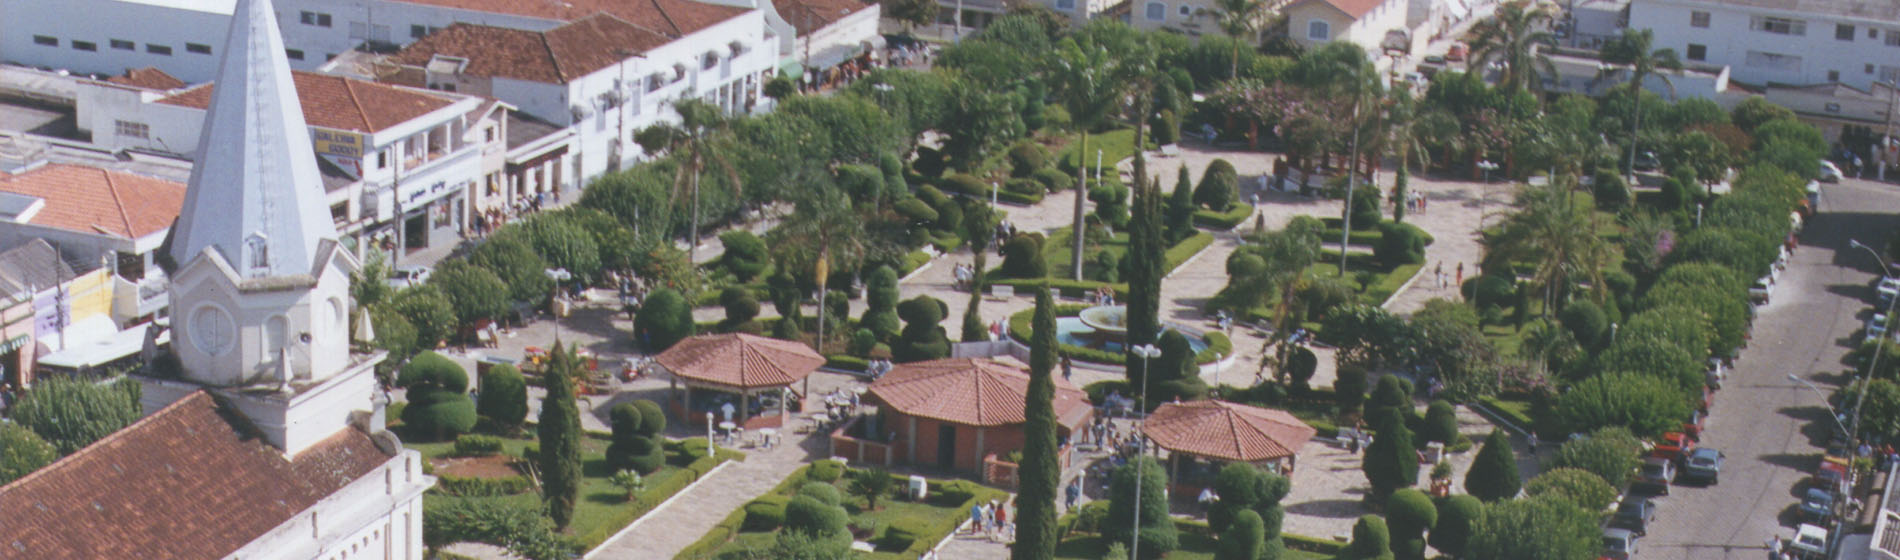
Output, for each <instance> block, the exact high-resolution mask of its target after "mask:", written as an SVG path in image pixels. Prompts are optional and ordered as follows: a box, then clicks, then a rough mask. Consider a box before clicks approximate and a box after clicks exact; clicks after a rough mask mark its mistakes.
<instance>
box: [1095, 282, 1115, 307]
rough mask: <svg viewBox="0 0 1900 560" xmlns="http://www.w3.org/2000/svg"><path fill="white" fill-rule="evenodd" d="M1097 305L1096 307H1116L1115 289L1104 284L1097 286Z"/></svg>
mask: <svg viewBox="0 0 1900 560" xmlns="http://www.w3.org/2000/svg"><path fill="white" fill-rule="evenodd" d="M1095 304H1096V305H1115V288H1113V287H1110V286H1109V285H1108V284H1102V285H1100V286H1096V287H1095Z"/></svg>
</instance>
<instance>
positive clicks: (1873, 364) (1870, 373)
mask: <svg viewBox="0 0 1900 560" xmlns="http://www.w3.org/2000/svg"><path fill="white" fill-rule="evenodd" d="M1847 246H1849V247H1854V248H1857V249H1866V250H1867V254H1870V255H1873V256H1874V262H1877V263H1880V275H1881V278H1883V279H1884V278H1887V277H1889V276H1892V275H1893V274H1892V268H1891V267H1889V266H1888V265H1887V259H1886V257H1882V256H1880V251H1875V250H1874V248H1873V247H1869V246H1867V244H1865V243H1861V242H1860V241H1859V240H1856V239H1848V240H1847ZM1894 304H1900V296H1896V297H1894V298H1892V299H1889V300H1887V313H1886V317H1887V318H1888V319H1889V320H1891V319H1892V317H1893V309H1894ZM1882 326H1883V327H1884V326H1886V325H1882ZM1880 336H1881V338H1886V337H1888V336H1892V335H1891V334H1889V333H1886V332H1882V333H1880ZM1886 350H1887V341H1886V340H1880V341H1879V344H1875V345H1874V357H1873V359H1871V360H1868V361H1867V375H1865V376H1862V377H1861V383H1860V390H1859V391H1856V393H1857V394H1856V395H1854V422H1853V428H1854V429H1853V430H1851V431H1849V432H1847V439H1848V441H1849V442H1850V443H1851V444H1852V445H1853V446H1854V452H1855V453H1859V452H1860V409H1861V405H1862V404H1864V403H1866V402H1867V389H1868V387H1867V386H1868V385H1870V384H1871V383H1872V381H1873V379H1874V372H1875V371H1878V368H1879V367H1880V355H1881V354H1883V353H1885V351H1886Z"/></svg>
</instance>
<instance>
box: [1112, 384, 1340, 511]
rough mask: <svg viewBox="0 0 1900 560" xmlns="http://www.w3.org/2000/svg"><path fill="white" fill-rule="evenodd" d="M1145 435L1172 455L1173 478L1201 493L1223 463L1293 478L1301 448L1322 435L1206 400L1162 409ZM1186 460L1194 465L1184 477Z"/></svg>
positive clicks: (1291, 419)
mask: <svg viewBox="0 0 1900 560" xmlns="http://www.w3.org/2000/svg"><path fill="white" fill-rule="evenodd" d="M1141 433H1142V434H1143V435H1146V436H1148V439H1149V440H1151V441H1153V442H1154V443H1155V446H1156V447H1160V448H1162V449H1166V450H1168V472H1169V478H1170V479H1172V480H1173V481H1174V482H1175V484H1176V485H1178V486H1182V487H1184V488H1183V489H1192V490H1194V491H1195V492H1199V489H1198V487H1204V486H1206V485H1207V484H1208V483H1211V481H1212V480H1213V471H1214V470H1217V469H1218V468H1219V465H1220V464H1222V463H1229V462H1235V461H1239V462H1243V463H1250V464H1253V465H1256V466H1260V467H1265V468H1269V469H1273V470H1275V472H1280V473H1284V474H1289V475H1290V474H1292V472H1293V464H1294V460H1295V459H1296V458H1297V454H1298V453H1299V450H1300V447H1301V446H1303V445H1305V444H1306V442H1307V441H1308V440H1311V439H1313V436H1314V435H1315V434H1318V433H1319V431H1318V430H1315V429H1313V427H1312V426H1308V425H1306V423H1305V422H1302V421H1300V419H1299V418H1298V417H1295V416H1293V414H1291V413H1288V412H1287V411H1284V410H1274V409H1270V408H1260V407H1257V406H1249V405H1244V404H1235V403H1230V402H1227V401H1220V400H1203V401H1192V402H1172V403H1167V404H1164V405H1161V407H1160V408H1156V409H1155V411H1154V414H1152V415H1150V416H1148V420H1147V421H1146V422H1145V423H1143V424H1142V427H1141ZM1183 458H1186V459H1187V461H1188V462H1190V463H1192V464H1191V465H1189V468H1190V472H1188V473H1185V475H1184V473H1182V472H1181V469H1182V465H1181V463H1182V462H1183Z"/></svg>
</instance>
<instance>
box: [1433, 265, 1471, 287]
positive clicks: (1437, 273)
mask: <svg viewBox="0 0 1900 560" xmlns="http://www.w3.org/2000/svg"><path fill="white" fill-rule="evenodd" d="M1455 274H1456V277H1454V278H1453V279H1452V282H1451V286H1450V287H1454V288H1456V287H1459V286H1463V285H1465V263H1462V262H1461V263H1458V268H1457V271H1456V272H1455ZM1432 276H1434V277H1436V278H1437V279H1438V289H1440V290H1443V289H1445V288H1446V287H1447V286H1446V285H1445V263H1443V262H1440V263H1438V264H1435V265H1432Z"/></svg>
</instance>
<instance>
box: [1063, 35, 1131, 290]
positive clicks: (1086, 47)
mask: <svg viewBox="0 0 1900 560" xmlns="http://www.w3.org/2000/svg"><path fill="white" fill-rule="evenodd" d="M1116 66H1117V63H1116V61H1115V60H1114V59H1113V58H1111V57H1110V56H1109V53H1108V48H1107V47H1105V46H1103V45H1098V44H1095V43H1094V42H1093V41H1090V40H1088V39H1087V38H1086V37H1084V38H1082V40H1081V41H1077V40H1076V39H1075V38H1069V39H1063V40H1062V44H1061V45H1060V46H1058V47H1057V51H1056V56H1055V64H1054V65H1053V67H1052V68H1050V71H1051V72H1050V74H1051V78H1052V80H1051V82H1052V85H1054V86H1055V87H1054V89H1055V94H1056V95H1057V96H1058V97H1059V98H1060V99H1061V100H1062V105H1063V107H1064V108H1067V109H1068V110H1069V120H1070V122H1071V123H1072V124H1073V126H1075V129H1076V132H1079V133H1080V134H1081V139H1080V142H1079V144H1078V145H1077V149H1076V152H1075V154H1076V165H1075V170H1076V171H1075V184H1076V188H1077V190H1076V193H1075V215H1074V224H1073V225H1072V226H1071V228H1072V229H1071V230H1070V231H1071V232H1072V235H1071V236H1070V237H1072V238H1074V239H1075V246H1074V252H1073V253H1072V255H1071V257H1070V261H1069V264H1070V268H1071V274H1072V276H1073V278H1074V279H1076V280H1081V279H1082V251H1083V241H1084V237H1086V236H1084V235H1082V232H1083V227H1084V224H1083V222H1082V219H1083V213H1084V211H1085V210H1086V205H1087V203H1088V196H1087V193H1088V166H1087V165H1084V164H1083V162H1085V161H1087V158H1086V157H1085V155H1086V154H1087V153H1088V149H1089V131H1090V130H1091V129H1093V128H1095V127H1097V126H1100V125H1101V124H1102V123H1103V122H1104V121H1106V120H1108V118H1109V116H1110V115H1111V114H1113V112H1114V110H1115V109H1116V107H1117V106H1118V105H1120V104H1121V100H1122V91H1123V90H1122V88H1123V85H1124V84H1125V82H1122V81H1121V80H1118V79H1116V78H1117V76H1116V74H1117V72H1118V71H1117V68H1116Z"/></svg>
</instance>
